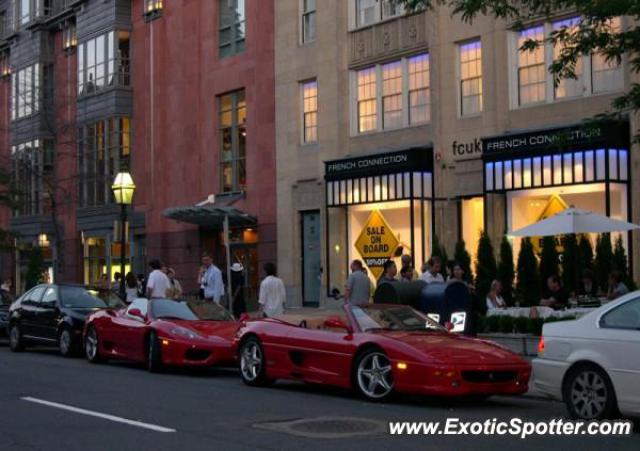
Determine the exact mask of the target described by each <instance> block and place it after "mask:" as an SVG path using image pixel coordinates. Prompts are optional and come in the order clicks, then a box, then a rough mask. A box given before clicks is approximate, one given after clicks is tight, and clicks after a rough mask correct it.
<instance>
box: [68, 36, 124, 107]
mask: <svg viewBox="0 0 640 451" xmlns="http://www.w3.org/2000/svg"><path fill="white" fill-rule="evenodd" d="M129 69H130V62H129V32H128V31H110V32H109V33H106V34H103V35H100V36H98V37H96V38H94V39H90V40H88V41H85V42H82V43H80V45H78V95H81V96H82V95H85V94H91V93H94V92H96V91H100V90H103V89H105V88H107V87H112V86H129V84H130V77H129Z"/></svg>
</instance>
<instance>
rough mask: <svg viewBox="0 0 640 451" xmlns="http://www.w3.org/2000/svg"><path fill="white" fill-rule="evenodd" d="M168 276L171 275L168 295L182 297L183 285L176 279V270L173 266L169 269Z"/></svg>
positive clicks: (171, 297) (176, 297)
mask: <svg viewBox="0 0 640 451" xmlns="http://www.w3.org/2000/svg"><path fill="white" fill-rule="evenodd" d="M167 277H169V283H170V286H169V292H168V293H167V297H168V298H169V299H180V298H181V297H182V285H181V284H180V282H179V281H178V279H176V272H175V270H174V269H173V268H168V269H167Z"/></svg>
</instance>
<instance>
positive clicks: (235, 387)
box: [0, 344, 640, 451]
mask: <svg viewBox="0 0 640 451" xmlns="http://www.w3.org/2000/svg"><path fill="white" fill-rule="evenodd" d="M25 398H26V399H25ZM43 403H44V404H43ZM50 403H55V405H51V404H50ZM0 409H1V411H2V414H1V415H2V419H0V450H3V451H4V450H11V451H13V450H83V451H84V450H94V449H95V450H129V449H131V450H134V449H135V450H141V449H142V450H146V449H153V450H169V449H175V450H190V451H191V450H256V449H257V450H280V449H284V450H298V449H305V450H322V451H326V450H327V448H330V449H331V451H335V450H342V449H344V450H359V449H363V450H368V451H371V450H377V449H385V450H389V449H393V450H396V449H398V450H399V449H437V450H448V449H455V450H464V449H473V450H474V451H478V450H484V449H487V450H494V449H497V448H499V447H505V446H508V447H518V449H519V450H524V449H541V448H544V449H545V451H549V450H554V449H563V450H565V449H568V448H569V447H571V448H573V449H580V451H587V450H592V449H593V450H601V449H616V450H625V449H629V450H632V449H633V450H638V449H640V435H639V434H638V433H636V434H635V435H633V436H631V437H615V438H614V437H602V436H600V437H585V436H574V437H557V436H556V437H549V436H546V437H532V438H528V439H525V440H522V439H519V438H516V437H511V436H502V437H500V436H486V435H480V436H472V435H466V436H445V435H429V436H426V435H421V436H391V435H389V434H388V433H387V422H388V421H405V420H411V421H443V420H445V419H446V418H448V417H456V418H460V419H462V420H473V421H484V420H486V419H487V418H498V419H502V420H509V419H511V418H513V417H521V418H523V419H527V420H544V419H550V418H559V417H563V416H564V415H565V411H564V406H563V405H562V404H560V403H556V402H551V401H547V400H543V399H538V398H534V397H526V396H524V397H522V396H521V397H516V398H506V397H496V398H491V399H490V400H487V401H476V402H461V401H453V400H437V399H436V400H434V399H427V398H402V399H398V400H395V401H393V402H390V403H384V404H374V403H368V402H365V401H361V400H360V399H358V398H356V397H355V396H353V395H351V394H350V393H349V392H345V391H342V390H331V389H326V388H322V387H313V386H306V385H302V384H293V383H278V384H276V385H275V386H273V387H270V388H251V387H246V386H244V385H243V384H242V382H241V381H240V379H239V377H238V375H237V373H236V371H235V370H231V369H229V370H211V371H198V372H189V371H169V372H167V373H163V374H149V373H147V372H146V371H145V370H144V369H143V368H141V367H139V366H136V365H131V364H123V363H115V364H114V363H111V364H100V365H91V364H89V363H87V362H86V361H84V360H83V359H79V358H77V359H64V358H62V357H59V356H58V355H57V354H56V352H55V351H48V350H36V351H28V352H24V353H20V354H14V353H11V352H10V351H9V349H8V348H7V347H6V345H5V344H0ZM69 409H72V410H69ZM73 409H83V410H82V411H77V410H73ZM95 415H98V416H95ZM104 415H111V416H112V417H107V418H105V417H104ZM335 417H338V418H337V419H334V420H331V421H329V422H328V423H323V424H321V425H320V426H329V428H328V429H327V428H325V427H322V428H320V429H318V428H317V427H316V426H314V425H309V426H306V428H305V429H304V430H302V436H300V435H292V434H290V433H287V432H283V431H281V430H278V429H279V428H281V427H282V426H283V425H286V424H287V422H288V421H290V420H300V419H317V418H325V419H328V418H335ZM352 419H359V420H363V419H365V420H369V421H368V422H367V423H366V425H364V424H362V423H357V424H355V423H353V426H354V428H355V427H356V426H358V427H360V426H361V427H363V428H364V427H365V426H366V427H367V428H368V427H369V426H372V425H375V426H379V427H380V428H381V430H379V431H377V432H376V431H372V432H368V433H366V434H365V435H359V436H351V437H347V438H344V437H342V438H324V437H323V438H318V437H307V435H309V432H311V433H335V432H340V431H342V432H351V431H353V430H356V429H352V428H351V426H352ZM128 420H133V421H138V422H141V423H135V424H131V423H126V422H124V423H123V422H122V421H128ZM303 426H304V425H303ZM312 426H313V427H312ZM372 427H373V426H372ZM166 430H170V431H169V432H167V431H166ZM357 430H360V429H357ZM636 430H638V427H637V425H636ZM300 431H301V429H297V433H298V434H300V433H301V432H300Z"/></svg>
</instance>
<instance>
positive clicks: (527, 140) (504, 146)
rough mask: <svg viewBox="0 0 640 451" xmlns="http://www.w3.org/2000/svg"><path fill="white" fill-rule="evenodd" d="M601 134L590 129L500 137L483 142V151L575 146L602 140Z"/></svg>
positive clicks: (594, 128)
mask: <svg viewBox="0 0 640 451" xmlns="http://www.w3.org/2000/svg"><path fill="white" fill-rule="evenodd" d="M602 133H603V131H602V128H600V127H591V128H575V129H568V130H561V131H555V132H540V133H532V134H529V135H520V136H514V137H501V138H494V139H487V140H485V142H484V149H485V151H486V152H500V151H505V150H518V149H521V148H539V147H544V146H557V145H569V144H577V143H583V142H589V141H593V140H596V139H599V138H602V137H603V136H602Z"/></svg>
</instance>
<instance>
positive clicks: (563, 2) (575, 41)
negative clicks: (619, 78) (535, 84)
mask: <svg viewBox="0 0 640 451" xmlns="http://www.w3.org/2000/svg"><path fill="white" fill-rule="evenodd" d="M395 1H396V2H398V3H400V4H404V5H405V6H406V7H407V8H408V9H409V10H410V11H418V10H421V9H427V10H430V9H434V8H437V7H439V6H444V7H447V8H449V10H450V11H451V12H452V15H454V16H459V17H460V19H461V20H463V21H464V22H467V23H470V24H472V23H473V21H474V19H476V18H477V17H478V16H490V17H494V18H497V19H504V20H506V21H507V22H508V23H509V24H512V27H513V29H515V30H516V31H517V30H521V29H523V28H524V24H525V23H530V22H531V21H534V20H535V21H539V20H540V19H545V18H546V19H550V18H553V17H555V16H556V15H557V14H558V12H565V11H571V12H572V13H575V15H576V16H577V17H579V19H578V21H577V23H576V24H575V26H572V27H570V28H569V27H562V28H559V29H557V30H554V31H553V32H552V33H551V34H550V35H549V36H547V37H546V38H545V41H546V42H549V43H551V44H552V45H554V46H557V47H558V48H561V49H562V51H560V52H557V54H556V55H555V56H554V58H555V59H554V61H553V62H552V63H551V65H550V66H549V68H548V69H549V72H550V73H551V75H552V76H553V78H554V80H555V81H556V82H558V81H559V80H561V79H565V78H573V79H575V78H576V75H575V68H576V63H577V62H578V61H579V59H580V58H581V57H582V56H585V55H590V54H594V53H598V54H601V55H603V56H604V57H605V59H606V60H607V62H612V63H613V62H616V63H620V62H621V61H622V57H623V55H626V56H627V61H628V64H629V67H630V70H631V71H632V72H633V73H638V72H640V2H639V1H637V0H395ZM620 16H628V17H630V18H631V19H632V21H630V22H631V23H629V24H628V26H626V27H625V28H622V29H615V28H613V27H611V20H612V19H614V18H616V17H620ZM540 45H544V42H539V41H535V40H531V39H530V40H527V41H525V42H524V44H523V45H522V47H521V48H520V50H521V51H528V50H532V49H535V48H536V47H538V46H540ZM639 109H640V84H639V83H631V85H630V86H629V88H628V89H627V91H626V92H624V93H622V95H620V96H618V97H617V98H615V99H614V100H613V102H612V104H611V110H610V111H608V112H605V113H602V114H600V115H598V116H597V117H596V119H605V118H608V119H611V118H618V117H619V116H620V115H621V114H624V113H628V112H635V111H637V110H639ZM638 138H639V136H638V135H637V136H636V140H638Z"/></svg>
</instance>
